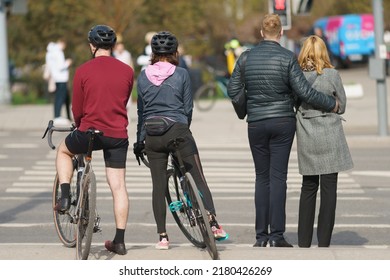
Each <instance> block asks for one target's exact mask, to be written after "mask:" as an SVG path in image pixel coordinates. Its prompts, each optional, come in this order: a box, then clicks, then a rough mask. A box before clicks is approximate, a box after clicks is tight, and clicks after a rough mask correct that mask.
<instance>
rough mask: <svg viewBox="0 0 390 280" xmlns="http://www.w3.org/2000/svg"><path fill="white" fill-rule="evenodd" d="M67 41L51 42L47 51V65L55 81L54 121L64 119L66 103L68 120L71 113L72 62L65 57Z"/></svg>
mask: <svg viewBox="0 0 390 280" xmlns="http://www.w3.org/2000/svg"><path fill="white" fill-rule="evenodd" d="M65 48H66V42H65V41H64V40H63V39H59V40H57V42H50V43H49V44H48V46H47V52H46V66H45V67H47V71H48V72H49V76H50V79H53V81H54V82H55V89H54V94H55V97H54V121H55V122H58V121H62V118H61V109H62V107H63V106H64V105H65V109H66V115H67V118H68V120H71V119H72V117H71V115H70V96H69V90H68V81H69V67H70V65H71V64H72V60H71V59H69V58H68V59H65V54H64V50H65Z"/></svg>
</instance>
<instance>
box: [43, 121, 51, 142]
mask: <svg viewBox="0 0 390 280" xmlns="http://www.w3.org/2000/svg"><path fill="white" fill-rule="evenodd" d="M52 127H53V120H50V121H49V123H48V124H47V128H46V130H45V133H44V134H43V136H42V139H43V138H45V137H46V134H47V133H48V132H49V130H50V129H51V128H52Z"/></svg>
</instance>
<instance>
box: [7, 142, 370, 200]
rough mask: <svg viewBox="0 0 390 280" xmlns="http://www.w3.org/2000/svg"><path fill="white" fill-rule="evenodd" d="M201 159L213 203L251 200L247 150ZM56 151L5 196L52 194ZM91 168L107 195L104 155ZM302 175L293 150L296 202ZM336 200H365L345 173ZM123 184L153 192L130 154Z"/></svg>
mask: <svg viewBox="0 0 390 280" xmlns="http://www.w3.org/2000/svg"><path fill="white" fill-rule="evenodd" d="M199 151H200V157H201V161H202V165H203V170H204V174H205V177H206V180H207V182H208V185H209V187H210V189H211V191H212V193H213V194H214V197H215V199H216V200H218V199H221V200H228V199H229V197H231V196H233V197H234V199H250V200H253V193H254V184H255V171H254V165H253V161H252V157H251V153H250V150H249V147H245V146H236V147H217V148H216V147H209V146H204V147H202V146H200V147H199ZM55 156H56V152H55V151H48V152H47V154H46V156H45V157H44V158H43V159H41V160H38V161H36V162H35V163H34V164H33V165H32V166H31V167H29V168H25V170H24V171H23V173H22V175H21V176H19V178H18V179H17V180H16V181H15V182H13V184H12V186H10V187H8V188H7V189H6V193H8V194H12V193H15V194H16V193H20V194H21V193H23V194H25V195H28V194H31V193H45V192H51V191H52V185H53V181H54V176H55V172H56V170H55ZM93 157H94V158H93V169H94V172H95V174H96V178H97V188H98V193H100V194H101V195H103V196H104V195H109V194H110V190H109V188H108V186H107V183H106V177H105V168H104V161H103V154H102V152H101V151H96V152H94V154H93ZM301 180H302V179H301V175H300V174H299V173H298V163H297V157H296V151H295V150H293V151H292V152H291V156H290V163H289V172H288V180H287V185H288V190H287V192H288V196H287V198H288V199H291V200H296V199H298V197H299V193H300V187H301ZM338 181H339V184H338V194H339V196H338V199H339V200H343V199H346V200H365V199H369V198H368V197H365V195H364V194H365V192H364V190H363V188H361V186H360V185H359V184H358V183H357V182H356V181H355V180H354V179H353V177H352V176H351V175H350V174H349V173H347V172H344V173H340V174H339V180H338ZM126 184H127V188H128V191H129V193H130V195H131V196H132V197H134V196H139V197H145V196H146V197H148V196H150V195H151V192H152V183H151V178H150V171H149V169H148V168H147V167H146V166H144V165H141V166H139V165H138V163H137V162H136V160H135V158H134V156H133V154H132V153H131V151H129V154H128V161H127V170H126Z"/></svg>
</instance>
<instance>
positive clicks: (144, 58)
mask: <svg viewBox="0 0 390 280" xmlns="http://www.w3.org/2000/svg"><path fill="white" fill-rule="evenodd" d="M156 33H157V32H154V31H149V32H148V33H146V34H145V43H146V46H145V49H144V52H143V53H142V54H141V55H140V56H138V57H137V64H138V65H139V66H141V67H142V70H144V69H145V68H146V66H148V65H149V64H150V59H151V55H152V46H151V45H150V41H151V40H152V37H153V36H154V35H155V34H156Z"/></svg>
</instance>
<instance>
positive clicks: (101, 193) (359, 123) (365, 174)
mask: <svg viewBox="0 0 390 280" xmlns="http://www.w3.org/2000/svg"><path fill="white" fill-rule="evenodd" d="M342 74H343V80H344V81H345V82H346V83H347V82H351V81H352V80H356V81H359V82H361V83H362V86H363V88H364V93H365V95H364V97H361V98H359V99H351V100H350V101H349V104H348V107H347V113H346V115H345V118H346V119H347V122H346V123H345V131H346V134H347V138H348V143H349V145H350V149H351V153H352V156H353V160H354V163H355V167H354V169H353V170H351V171H348V172H343V173H341V174H340V175H339V188H338V204H337V216H336V225H335V229H334V234H333V238H332V246H331V248H329V249H325V250H323V249H320V248H316V244H317V243H316V240H315V238H314V241H313V248H312V249H309V250H303V249H299V248H297V234H296V231H297V219H298V218H297V217H298V202H299V192H300V182H301V178H300V175H299V174H298V170H297V158H296V149H295V146H294V147H293V150H292V153H291V158H290V165H289V175H288V199H287V213H286V214H287V232H286V238H287V239H288V240H289V241H290V242H291V243H292V244H293V245H295V248H294V249H292V250H291V249H290V250H286V249H281V250H276V251H275V250H273V249H272V248H265V250H264V251H262V252H261V254H259V253H258V252H259V251H258V250H255V249H253V247H252V245H253V243H254V241H255V233H254V203H253V192H254V169H253V163H252V159H251V155H250V151H249V147H248V140H247V134H246V124H245V122H244V121H240V120H238V119H236V117H235V115H234V112H233V109H232V107H231V105H230V104H229V101H227V100H221V101H220V102H218V104H217V106H216V107H215V108H214V109H213V110H212V111H210V112H197V111H195V112H194V119H193V124H192V131H193V134H194V136H195V138H196V140H197V142H198V146H199V150H200V156H201V159H202V163H203V167H204V171H205V175H206V178H207V180H208V183H209V185H210V188H211V190H212V193H213V196H214V200H215V204H216V209H217V214H218V220H219V222H220V223H221V224H222V225H223V227H224V228H225V230H226V231H228V232H229V234H230V239H229V240H228V241H224V242H221V243H218V249H219V250H220V253H221V259H239V260H245V259H248V260H250V259H259V258H260V259H261V258H262V259H276V260H277V259H387V260H388V259H390V248H389V241H390V240H389V236H390V235H389V233H390V223H389V217H390V209H389V207H388V201H389V198H390V184H389V181H390V180H389V178H390V171H389V170H390V138H389V137H378V136H377V135H376V128H377V126H376V117H377V112H376V104H375V102H376V99H375V91H373V90H372V88H374V87H375V83H374V82H373V81H370V80H369V79H368V78H367V76H366V70H365V69H360V68H358V69H352V70H348V72H342ZM1 109H2V110H1V111H0V117H1V118H2V120H4V121H3V122H2V124H1V126H0V194H1V195H0V201H1V202H0V259H3V260H7V259H12V260H18V259H38V260H45V259H74V254H75V253H74V251H73V249H67V248H65V247H63V246H61V244H60V243H59V240H58V237H57V236H56V232H55V229H54V226H53V219H52V211H51V191H52V189H51V188H52V182H53V180H54V174H55V167H54V158H55V151H51V150H50V149H49V147H48V146H47V143H46V142H45V141H44V140H42V139H41V136H42V133H43V131H44V128H45V125H46V123H47V121H48V120H49V119H50V118H51V114H52V107H51V106H50V105H47V106H39V107H38V108H37V107H36V106H35V107H32V106H25V107H23V106H22V107H18V108H12V107H2V108H1ZM129 116H130V118H131V123H130V126H129V135H130V142H132V141H133V139H134V137H135V134H134V133H135V132H134V129H135V128H134V126H135V125H134V124H135V121H136V119H135V116H136V113H135V105H134V104H133V105H131V106H130V108H129ZM62 136H63V135H62ZM57 137H58V138H57V139H56V142H57V143H58V142H59V141H60V140H59V138H60V135H58V136H57ZM93 167H94V170H95V172H96V175H97V180H98V211H99V214H100V216H101V218H102V229H103V231H102V233H98V234H95V235H94V237H93V247H92V250H91V253H92V254H91V258H92V259H146V260H148V259H179V258H188V259H204V260H207V259H209V257H208V254H207V253H206V252H204V251H201V250H198V249H196V248H194V247H192V246H191V245H190V244H189V243H188V241H187V240H186V239H185V237H184V236H183V235H182V234H181V232H180V231H179V230H178V228H177V226H176V225H175V223H174V221H173V219H172V217H170V216H169V215H168V221H167V222H168V232H169V234H170V240H171V243H172V247H173V248H172V250H169V253H167V252H159V251H156V250H155V249H154V244H155V242H156V241H157V234H156V228H155V223H154V218H153V213H152V208H151V180H150V176H149V170H148V169H147V168H146V167H144V166H138V165H137V163H136V161H135V159H134V158H133V155H132V152H131V151H130V152H129V154H128V168H127V174H126V181H127V187H128V191H129V194H130V215H129V221H128V229H127V231H126V237H125V241H126V244H128V245H127V246H128V249H130V250H129V252H130V253H128V254H127V255H126V256H123V257H121V256H113V255H112V254H109V253H107V252H106V251H105V250H104V248H103V243H104V240H107V239H112V238H113V236H114V230H115V225H114V218H113V214H112V199H111V195H110V192H109V189H108V186H107V184H106V182H105V177H104V167H103V161H102V154H101V153H100V152H96V153H95V154H94V163H93Z"/></svg>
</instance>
